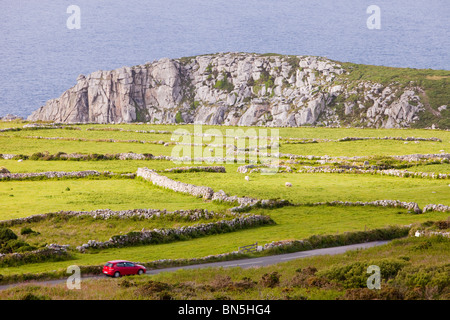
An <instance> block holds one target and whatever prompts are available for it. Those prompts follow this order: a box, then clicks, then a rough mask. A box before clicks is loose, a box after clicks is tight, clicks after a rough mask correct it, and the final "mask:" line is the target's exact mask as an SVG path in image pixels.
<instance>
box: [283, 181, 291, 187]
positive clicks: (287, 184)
mask: <svg viewBox="0 0 450 320" xmlns="http://www.w3.org/2000/svg"><path fill="white" fill-rule="evenodd" d="M284 185H285V186H286V187H292V183H290V182H286V183H285V184H284Z"/></svg>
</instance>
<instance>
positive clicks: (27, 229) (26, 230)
mask: <svg viewBox="0 0 450 320" xmlns="http://www.w3.org/2000/svg"><path fill="white" fill-rule="evenodd" d="M20 234H21V235H22V236H23V235H27V234H39V232H36V231H34V230H33V229H31V228H30V227H23V228H22V229H20Z"/></svg>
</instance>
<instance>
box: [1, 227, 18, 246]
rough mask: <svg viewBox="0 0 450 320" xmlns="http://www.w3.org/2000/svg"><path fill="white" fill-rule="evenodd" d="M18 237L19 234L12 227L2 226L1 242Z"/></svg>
mask: <svg viewBox="0 0 450 320" xmlns="http://www.w3.org/2000/svg"><path fill="white" fill-rule="evenodd" d="M16 239H17V235H16V234H15V233H14V232H13V231H12V230H11V229H8V228H3V227H0V244H2V243H4V242H8V241H9V240H16Z"/></svg>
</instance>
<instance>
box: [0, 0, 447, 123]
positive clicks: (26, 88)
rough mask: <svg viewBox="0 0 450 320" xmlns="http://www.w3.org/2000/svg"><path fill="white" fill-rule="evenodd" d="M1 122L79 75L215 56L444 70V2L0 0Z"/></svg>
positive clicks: (40, 101) (24, 111) (60, 90)
mask: <svg viewBox="0 0 450 320" xmlns="http://www.w3.org/2000/svg"><path fill="white" fill-rule="evenodd" d="M0 4H1V6H0V7H1V11H0V12H1V13H0V15H1V16H0V52H1V55H0V75H1V76H0V116H2V115H5V114H7V113H12V114H16V115H19V116H22V117H27V116H28V115H29V114H31V112H32V111H34V110H35V109H37V108H39V107H40V106H42V105H44V104H45V102H46V101H47V100H49V99H51V98H56V97H59V96H60V95H61V94H62V93H63V92H64V91H65V90H67V89H68V88H70V87H72V86H73V85H75V83H76V78H77V76H78V75H79V74H85V75H86V74H89V73H91V72H94V71H97V70H111V69H116V68H119V67H122V66H133V65H137V64H144V63H146V62H152V61H154V60H159V59H160V58H164V57H169V58H180V57H185V56H194V55H199V54H207V53H217V52H255V53H280V54H293V55H314V56H324V57H327V58H330V59H333V60H338V61H349V62H354V63H363V64H371V65H383V66H392V67H409V68H425V69H428V68H430V69H445V70H450V20H449V17H450V1H449V0H427V1H421V0H389V1H385V0H370V1H369V0H221V1H216V0H184V1H181V0H127V1H123V0H122V1H118V0H70V1H66V0H58V1H55V0H40V1H36V0H14V1H12V0H1V1H0Z"/></svg>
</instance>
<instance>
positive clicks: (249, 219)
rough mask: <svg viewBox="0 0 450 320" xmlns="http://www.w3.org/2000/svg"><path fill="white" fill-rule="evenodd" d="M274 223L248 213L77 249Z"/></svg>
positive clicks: (201, 234) (143, 233) (130, 235)
mask: <svg viewBox="0 0 450 320" xmlns="http://www.w3.org/2000/svg"><path fill="white" fill-rule="evenodd" d="M271 223H274V222H273V220H272V219H271V218H270V217H268V216H261V215H246V216H241V217H237V218H234V219H232V220H220V221H217V222H210V223H206V224H197V225H193V226H183V227H181V228H172V229H153V230H143V231H141V232H130V233H128V234H124V235H117V236H113V237H111V238H110V239H109V240H108V241H104V242H101V241H95V240H89V241H88V243H85V244H83V245H81V246H79V247H77V250H79V251H80V252H84V251H85V250H86V249H89V248H97V249H104V248H110V247H125V246H132V245H141V244H152V243H154V244H156V243H163V242H170V241H174V240H178V239H180V238H195V237H200V236H205V235H210V234H216V233H224V232H232V231H236V230H239V229H246V228H251V227H255V226H259V225H265V224H271Z"/></svg>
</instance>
